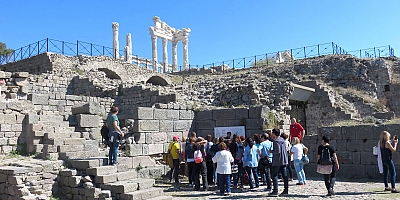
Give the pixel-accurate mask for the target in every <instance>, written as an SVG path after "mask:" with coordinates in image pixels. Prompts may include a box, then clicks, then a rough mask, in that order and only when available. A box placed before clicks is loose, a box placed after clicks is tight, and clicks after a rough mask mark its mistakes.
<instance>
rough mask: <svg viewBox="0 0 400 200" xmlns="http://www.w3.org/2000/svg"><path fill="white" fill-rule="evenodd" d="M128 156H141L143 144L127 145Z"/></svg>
mask: <svg viewBox="0 0 400 200" xmlns="http://www.w3.org/2000/svg"><path fill="white" fill-rule="evenodd" d="M125 151H126V156H139V155H142V154H143V146H142V144H127V145H125Z"/></svg>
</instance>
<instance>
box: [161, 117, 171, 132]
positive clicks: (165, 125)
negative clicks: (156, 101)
mask: <svg viewBox="0 0 400 200" xmlns="http://www.w3.org/2000/svg"><path fill="white" fill-rule="evenodd" d="M173 130H174V122H173V121H170V120H160V131H162V132H171V131H173Z"/></svg>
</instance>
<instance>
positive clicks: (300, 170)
mask: <svg viewBox="0 0 400 200" xmlns="http://www.w3.org/2000/svg"><path fill="white" fill-rule="evenodd" d="M293 163H294V169H295V170H296V172H297V178H298V179H299V183H306V174H305V173H304V164H303V161H301V159H294V160H293Z"/></svg>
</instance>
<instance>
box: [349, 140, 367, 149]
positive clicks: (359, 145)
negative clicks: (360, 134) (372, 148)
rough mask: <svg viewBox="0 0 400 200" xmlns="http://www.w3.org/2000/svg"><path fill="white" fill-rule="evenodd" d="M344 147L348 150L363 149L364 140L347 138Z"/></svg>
mask: <svg viewBox="0 0 400 200" xmlns="http://www.w3.org/2000/svg"><path fill="white" fill-rule="evenodd" d="M346 149H347V151H350V152H361V151H364V142H363V140H348V141H347V148H346Z"/></svg>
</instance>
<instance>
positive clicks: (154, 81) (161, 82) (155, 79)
mask: <svg viewBox="0 0 400 200" xmlns="http://www.w3.org/2000/svg"><path fill="white" fill-rule="evenodd" d="M146 83H151V84H153V85H159V86H167V85H168V82H167V81H166V80H165V79H163V78H161V77H159V76H152V77H151V78H149V80H147V81H146Z"/></svg>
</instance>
